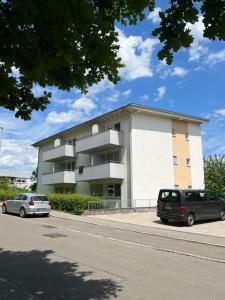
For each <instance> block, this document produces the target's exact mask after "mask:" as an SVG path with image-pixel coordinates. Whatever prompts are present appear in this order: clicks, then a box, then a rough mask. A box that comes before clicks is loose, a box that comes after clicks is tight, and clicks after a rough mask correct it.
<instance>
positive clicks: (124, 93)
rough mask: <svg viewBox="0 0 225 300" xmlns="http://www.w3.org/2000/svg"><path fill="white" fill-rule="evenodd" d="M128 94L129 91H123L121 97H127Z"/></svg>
mask: <svg viewBox="0 0 225 300" xmlns="http://www.w3.org/2000/svg"><path fill="white" fill-rule="evenodd" d="M130 94H131V90H126V91H124V92H123V93H122V96H123V97H129V96H130Z"/></svg>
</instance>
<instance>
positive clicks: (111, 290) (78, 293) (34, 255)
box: [0, 248, 122, 300]
mask: <svg viewBox="0 0 225 300" xmlns="http://www.w3.org/2000/svg"><path fill="white" fill-rule="evenodd" d="M51 254H54V252H53V251H52V250H47V251H38V250H33V251H28V252H25V251H24V252H21V251H18V252H14V251H5V250H3V249H1V248H0V299H1V300H6V299H7V300H38V299H39V300H40V299H48V300H51V299H52V300H53V299H54V300H56V299H64V300H70V299H78V300H79V299H97V300H101V299H109V298H110V299H112V298H117V297H118V295H119V292H120V291H121V290H122V286H120V285H119V284H118V283H117V282H115V281H114V280H112V279H95V278H93V277H95V274H94V272H93V271H90V272H89V271H86V272H81V271H79V264H77V263H71V262H67V261H62V262H61V261H60V262H59V261H53V260H51V258H49V257H48V256H49V255H51Z"/></svg>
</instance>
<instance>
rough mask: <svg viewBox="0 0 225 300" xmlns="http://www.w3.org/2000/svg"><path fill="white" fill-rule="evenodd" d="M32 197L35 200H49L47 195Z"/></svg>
mask: <svg viewBox="0 0 225 300" xmlns="http://www.w3.org/2000/svg"><path fill="white" fill-rule="evenodd" d="M31 198H32V200H33V201H48V198H47V197H46V196H32V197H31Z"/></svg>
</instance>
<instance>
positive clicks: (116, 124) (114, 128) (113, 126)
mask: <svg viewBox="0 0 225 300" xmlns="http://www.w3.org/2000/svg"><path fill="white" fill-rule="evenodd" d="M107 128H108V129H113V130H116V131H120V123H115V124H111V125H108V126H107Z"/></svg>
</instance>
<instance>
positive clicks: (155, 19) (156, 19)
mask: <svg viewBox="0 0 225 300" xmlns="http://www.w3.org/2000/svg"><path fill="white" fill-rule="evenodd" d="M160 11H161V8H160V7H156V8H155V9H154V10H153V11H152V12H150V13H149V15H148V17H147V19H148V20H151V21H152V23H153V24H156V23H159V22H160V17H159V12H160Z"/></svg>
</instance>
